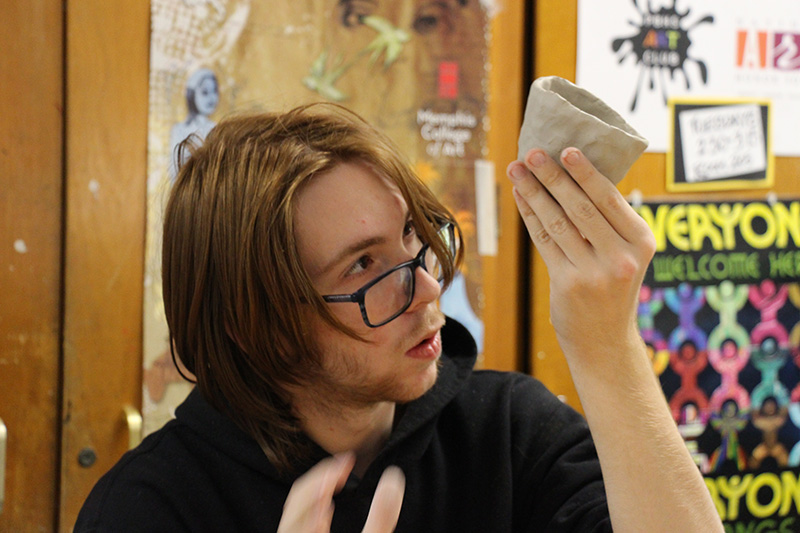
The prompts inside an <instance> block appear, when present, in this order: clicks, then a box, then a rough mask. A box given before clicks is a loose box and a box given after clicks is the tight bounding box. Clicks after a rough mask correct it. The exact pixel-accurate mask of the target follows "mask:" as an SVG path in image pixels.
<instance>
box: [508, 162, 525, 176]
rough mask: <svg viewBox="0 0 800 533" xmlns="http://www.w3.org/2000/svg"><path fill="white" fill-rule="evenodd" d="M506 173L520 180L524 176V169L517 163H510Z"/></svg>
mask: <svg viewBox="0 0 800 533" xmlns="http://www.w3.org/2000/svg"><path fill="white" fill-rule="evenodd" d="M508 175H509V176H510V177H511V179H515V180H520V179H522V178H523V177H524V176H525V169H523V168H522V167H521V166H520V165H519V164H514V165H511V168H509V169H508Z"/></svg>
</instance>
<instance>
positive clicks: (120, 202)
mask: <svg viewBox="0 0 800 533" xmlns="http://www.w3.org/2000/svg"><path fill="white" fill-rule="evenodd" d="M66 7H67V10H66V13H67V25H66V35H67V55H66V57H67V69H66V79H67V82H66V83H67V92H66V95H67V96H66V103H67V107H66V111H67V114H66V116H67V123H66V208H67V214H66V237H65V239H66V241H65V246H66V255H65V294H64V298H65V319H64V385H63V386H64V405H63V413H62V423H63V441H62V458H63V460H62V467H61V506H60V528H61V530H62V531H69V530H71V528H72V525H73V524H74V520H75V517H76V516H77V512H78V510H79V508H80V506H81V504H82V503H83V500H84V499H85V498H86V495H87V494H88V493H89V490H90V489H91V487H92V486H93V485H94V483H95V482H96V481H97V479H98V478H99V477H100V476H101V475H102V474H103V473H105V472H106V471H107V470H108V469H109V468H110V467H111V466H112V465H113V464H114V463H115V462H116V461H117V460H118V459H119V457H120V456H121V455H122V453H123V452H124V451H125V450H126V447H127V442H128V435H127V427H126V425H125V422H124V416H123V406H124V405H126V404H130V405H132V406H134V407H136V408H140V406H141V388H142V381H141V380H142V359H141V353H142V352H141V351H142V279H143V263H144V231H145V194H146V148H147V98H148V46H149V17H150V6H149V2H145V1H140V0H125V1H119V2H106V1H104V0H68V1H67V2H66ZM89 451H92V452H94V454H95V455H96V460H95V461H94V462H92V464H91V465H89V466H82V465H81V464H80V463H79V455H80V454H81V452H84V458H86V453H88V452H89Z"/></svg>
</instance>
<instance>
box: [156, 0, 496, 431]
mask: <svg viewBox="0 0 800 533" xmlns="http://www.w3.org/2000/svg"><path fill="white" fill-rule="evenodd" d="M493 9H494V7H493V2H492V1H490V0H452V1H447V2H433V3H425V2H414V1H394V0H392V1H390V0H375V1H370V2H363V1H359V0H303V1H297V2H279V3H276V2H272V1H270V0H183V1H180V2H176V1H172V0H153V1H152V2H151V48H150V55H151V65H150V110H149V139H148V183H147V188H148V217H147V221H148V231H147V245H146V254H147V255H146V260H145V280H144V285H145V298H144V310H143V315H144V390H143V398H144V399H143V415H144V426H145V427H144V430H145V433H149V432H151V431H153V430H154V429H156V428H158V427H160V426H161V425H162V424H163V423H164V422H165V421H166V420H168V419H169V418H170V417H171V416H172V411H173V410H174V408H175V407H176V406H177V405H178V404H179V403H180V402H181V401H182V400H183V398H184V397H185V396H186V394H188V391H189V390H190V388H191V385H190V384H189V383H187V382H185V381H183V380H182V379H181V377H180V376H179V375H178V373H177V371H176V370H175V368H174V366H173V364H172V361H171V358H170V353H169V344H168V332H167V327H166V320H165V318H164V310H163V303H162V295H161V276H160V261H161V259H160V246H161V234H160V231H161V230H160V228H161V223H162V211H163V207H164V205H165V199H166V197H167V195H168V194H169V190H170V187H171V184H172V181H173V180H174V177H175V163H174V160H173V158H172V157H171V156H172V153H173V150H174V147H175V145H176V144H177V143H178V142H180V141H181V140H182V139H184V138H185V137H186V136H187V135H189V134H195V135H197V136H199V137H200V138H203V137H204V136H205V135H206V134H207V133H208V132H209V131H210V130H211V128H213V127H214V124H215V123H216V122H217V121H219V119H220V118H221V117H224V116H225V115H226V114H228V113H230V112H233V111H242V110H248V109H252V110H269V111H275V110H286V109H289V108H291V107H294V106H296V105H299V104H303V103H308V102H312V101H323V100H324V101H334V102H339V103H341V104H343V105H345V106H347V107H349V108H351V109H353V110H354V111H356V112H357V113H359V114H360V115H362V116H363V117H364V118H366V119H367V120H368V121H370V122H372V123H373V124H375V125H376V126H377V127H379V128H381V129H382V130H383V131H385V132H386V133H387V134H388V135H389V136H390V137H391V138H392V139H393V140H394V142H395V143H396V144H397V145H399V147H400V149H401V150H402V151H403V152H404V153H405V154H406V155H408V157H409V159H410V161H411V164H412V165H413V166H414V167H415V169H416V171H417V173H418V174H419V176H420V177H421V178H422V179H423V180H424V181H425V182H426V183H427V184H428V185H429V186H430V187H431V188H432V189H433V190H434V192H435V193H436V194H437V195H438V197H439V198H440V199H441V200H442V201H443V202H444V203H445V204H446V205H447V206H448V207H449V208H450V209H451V210H452V211H453V212H454V213H455V215H456V217H457V218H458V220H459V221H460V223H461V227H462V229H463V230H464V235H465V238H466V245H467V246H466V249H467V254H468V255H467V257H466V263H465V268H464V270H463V272H462V274H463V275H462V276H461V277H459V278H458V279H457V280H456V281H455V283H454V285H453V287H452V290H451V291H449V294H448V295H447V298H446V299H445V300H444V301H443V306H445V305H448V306H450V308H449V311H448V312H449V313H450V314H453V315H455V316H457V317H458V318H459V320H461V321H462V322H463V323H465V325H467V326H468V327H469V328H470V329H471V331H472V332H473V335H474V336H476V338H477V339H478V341H479V343H480V342H481V339H482V332H483V322H482V320H481V318H480V316H481V301H482V295H481V286H480V280H481V263H480V258H479V256H478V254H477V252H476V250H477V245H476V242H475V241H476V223H475V168H476V162H477V161H479V160H480V159H481V158H482V157H485V153H486V134H485V131H486V126H487V124H486V120H487V117H486V99H487V95H486V92H485V89H486V72H487V53H488V49H487V39H488V25H489V17H490V16H491V13H492V11H493Z"/></svg>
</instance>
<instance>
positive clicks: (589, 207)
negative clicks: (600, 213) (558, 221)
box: [575, 200, 597, 220]
mask: <svg viewBox="0 0 800 533" xmlns="http://www.w3.org/2000/svg"><path fill="white" fill-rule="evenodd" d="M575 214H576V215H577V216H578V217H580V218H582V219H584V220H591V219H593V218H594V217H595V216H597V208H596V207H595V206H594V204H593V203H592V202H590V201H588V200H581V201H580V202H578V203H577V204H576V205H575Z"/></svg>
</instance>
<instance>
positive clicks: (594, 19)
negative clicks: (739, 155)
mask: <svg viewBox="0 0 800 533" xmlns="http://www.w3.org/2000/svg"><path fill="white" fill-rule="evenodd" d="M576 82H577V84H578V85H580V86H582V87H584V88H586V89H587V90H588V91H590V92H591V93H592V94H595V95H597V96H598V97H599V98H601V99H602V100H603V101H605V102H606V103H607V104H608V105H610V106H611V107H612V108H614V109H615V110H617V111H618V112H619V113H620V114H621V115H622V116H623V117H624V118H625V120H627V121H628V122H629V123H630V124H631V125H632V126H633V127H634V128H636V130H637V131H639V132H640V133H641V134H642V135H644V137H646V138H647V139H648V140H649V141H650V146H649V147H648V151H651V152H664V151H666V149H667V146H668V139H667V135H668V120H669V119H668V112H667V100H668V98H670V97H683V96H688V97H712V98H718V97H730V98H758V99H769V100H771V102H772V110H773V111H774V114H773V117H774V118H773V124H772V127H773V130H772V138H773V144H772V148H773V151H774V153H775V155H782V156H800V136H798V135H797V124H800V2H798V0H762V1H760V2H753V1H752V0H727V1H725V2H718V1H714V0H634V1H633V2H632V1H631V0H605V1H599V0H579V1H578V58H577V76H576Z"/></svg>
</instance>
